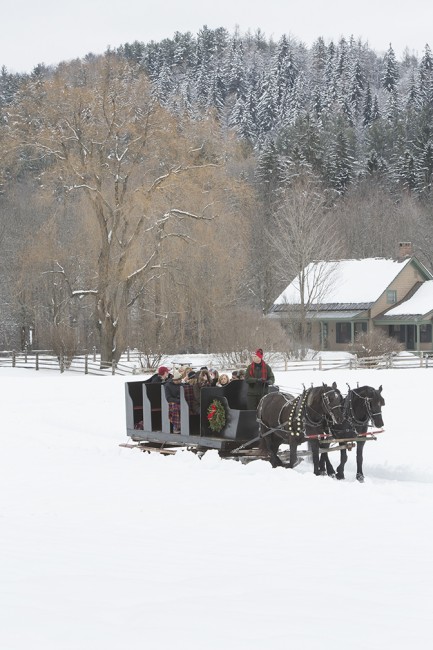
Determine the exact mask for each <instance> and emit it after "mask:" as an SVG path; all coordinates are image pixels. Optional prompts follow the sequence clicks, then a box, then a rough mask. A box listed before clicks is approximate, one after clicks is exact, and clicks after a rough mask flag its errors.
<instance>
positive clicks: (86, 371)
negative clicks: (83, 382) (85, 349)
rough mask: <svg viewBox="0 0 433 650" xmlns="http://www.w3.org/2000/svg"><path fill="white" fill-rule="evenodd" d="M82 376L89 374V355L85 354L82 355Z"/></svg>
mask: <svg viewBox="0 0 433 650" xmlns="http://www.w3.org/2000/svg"><path fill="white" fill-rule="evenodd" d="M84 374H85V375H88V374H89V355H88V354H87V353H86V354H85V355H84Z"/></svg>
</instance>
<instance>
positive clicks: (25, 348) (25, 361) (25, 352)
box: [24, 343, 27, 363]
mask: <svg viewBox="0 0 433 650" xmlns="http://www.w3.org/2000/svg"><path fill="white" fill-rule="evenodd" d="M24 363H27V343H26V345H25V346H24Z"/></svg>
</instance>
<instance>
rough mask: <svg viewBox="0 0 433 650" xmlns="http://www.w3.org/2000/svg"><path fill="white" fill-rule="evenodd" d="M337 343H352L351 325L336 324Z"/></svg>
mask: <svg viewBox="0 0 433 650" xmlns="http://www.w3.org/2000/svg"><path fill="white" fill-rule="evenodd" d="M335 341H336V343H351V341H352V326H351V324H350V323H336V327H335Z"/></svg>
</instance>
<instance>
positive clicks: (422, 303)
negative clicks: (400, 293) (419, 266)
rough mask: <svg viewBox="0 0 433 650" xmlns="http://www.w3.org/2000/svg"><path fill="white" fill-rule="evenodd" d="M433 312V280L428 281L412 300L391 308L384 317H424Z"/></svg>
mask: <svg viewBox="0 0 433 650" xmlns="http://www.w3.org/2000/svg"><path fill="white" fill-rule="evenodd" d="M432 310H433V280H427V281H426V282H423V283H422V285H421V286H420V287H419V288H418V289H417V291H416V292H415V293H414V294H413V296H412V297H411V298H409V299H408V300H405V301H404V302H402V303H401V304H400V305H397V306H396V307H391V309H388V311H387V312H386V313H385V314H384V316H409V315H411V316H423V315H424V314H428V313H429V312H430V311H432Z"/></svg>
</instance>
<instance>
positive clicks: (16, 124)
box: [9, 55, 224, 364]
mask: <svg viewBox="0 0 433 650" xmlns="http://www.w3.org/2000/svg"><path fill="white" fill-rule="evenodd" d="M10 113H11V115H10V124H11V125H12V126H11V127H10V131H9V141H10V150H11V151H17V150H20V151H21V155H22V156H23V157H24V159H25V160H26V161H27V164H29V165H32V164H33V165H34V166H35V167H36V169H37V170H38V172H39V177H40V182H41V191H43V190H42V186H44V187H45V188H49V190H50V191H51V192H52V193H53V195H54V196H57V197H58V200H59V201H61V200H62V196H64V194H65V193H66V194H69V195H71V194H77V195H80V196H81V199H80V201H81V206H82V207H83V209H84V210H85V217H86V219H87V220H88V232H89V233H91V234H90V236H91V237H93V239H94V242H95V245H94V248H95V255H96V259H95V260H94V265H93V271H94V276H93V279H92V281H91V282H90V283H89V285H87V286H79V285H77V284H75V285H74V284H73V283H71V282H69V279H68V278H66V281H67V282H69V284H70V292H71V296H73V297H80V296H94V298H95V300H96V311H97V317H98V323H99V328H100V333H101V360H102V363H104V364H106V363H110V362H111V361H112V360H115V361H116V360H117V359H118V358H119V356H120V354H121V352H122V346H124V344H125V341H124V336H125V332H126V324H127V310H128V307H130V306H131V305H133V304H134V302H135V301H136V300H137V297H138V296H140V295H142V293H143V291H144V290H145V287H146V286H147V285H148V284H149V283H150V282H152V280H153V279H154V278H155V277H157V276H160V275H161V273H162V271H163V268H162V266H163V265H162V261H161V256H160V251H161V247H162V245H163V242H164V241H165V240H167V239H169V238H178V239H181V240H186V239H188V236H189V235H188V232H187V228H185V224H186V222H188V221H190V220H209V219H212V217H213V216H214V214H215V213H216V212H217V211H218V209H221V205H218V206H217V205H216V203H215V200H216V199H215V196H214V188H215V187H216V186H218V185H220V180H221V175H224V169H223V166H222V165H220V154H221V153H222V154H223V153H224V152H217V151H216V148H212V147H209V146H205V145H204V144H203V142H201V141H200V140H199V139H196V140H194V138H193V137H191V133H192V131H193V128H192V127H191V125H190V124H188V123H186V122H183V121H182V120H181V119H175V118H174V117H173V116H171V115H170V114H169V113H168V112H167V111H165V110H164V109H163V108H161V106H160V105H158V103H157V102H156V101H155V100H154V97H153V95H152V89H151V86H150V84H149V81H148V80H147V78H146V77H145V76H144V75H143V74H142V73H140V72H139V70H138V69H137V68H136V67H135V66H134V65H132V64H130V63H128V62H125V61H123V60H119V59H117V58H116V57H115V56H114V55H113V56H106V57H104V58H101V59H98V60H96V61H91V62H87V63H83V62H78V63H76V64H73V65H71V66H70V67H62V66H61V67H60V68H59V69H58V70H57V71H56V72H55V73H54V74H53V75H52V76H51V77H49V78H47V79H44V80H40V79H38V80H37V81H31V82H30V83H29V84H27V85H26V86H24V87H23V88H22V90H21V92H20V93H19V96H18V98H17V101H16V102H15V104H14V105H13V106H11V107H10ZM71 244H72V245H73V242H71ZM70 253H73V251H70ZM54 271H55V272H56V273H59V274H64V273H65V265H64V264H62V263H61V262H59V264H58V265H57V267H56V268H55V269H53V272H54ZM90 276H91V274H90V273H88V274H87V278H89V277H90ZM87 281H88V280H87Z"/></svg>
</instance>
